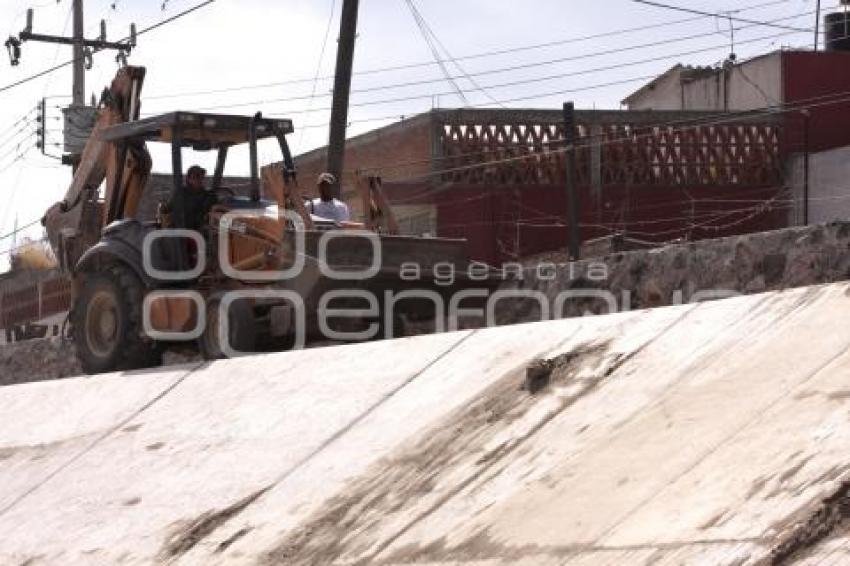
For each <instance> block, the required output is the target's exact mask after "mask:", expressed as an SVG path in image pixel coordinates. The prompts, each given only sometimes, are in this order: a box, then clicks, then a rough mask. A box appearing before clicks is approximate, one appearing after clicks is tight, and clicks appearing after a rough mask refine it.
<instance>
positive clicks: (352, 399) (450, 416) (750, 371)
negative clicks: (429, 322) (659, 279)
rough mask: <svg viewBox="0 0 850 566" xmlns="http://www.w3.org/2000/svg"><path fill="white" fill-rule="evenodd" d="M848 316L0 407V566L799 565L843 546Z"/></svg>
mask: <svg viewBox="0 0 850 566" xmlns="http://www.w3.org/2000/svg"><path fill="white" fill-rule="evenodd" d="M848 306H850V284H847V283H843V284H833V285H828V286H823V287H813V288H804V289H795V290H788V291H784V292H775V293H767V294H762V295H753V296H747V297H739V298H733V299H727V300H720V301H713V302H707V303H701V304H698V305H683V306H678V307H671V308H660V309H655V310H652V311H648V312H634V313H624V314H618V315H612V316H600V317H588V318H573V319H568V320H559V321H553V322H544V323H534V324H523V325H515V326H504V327H499V328H492V329H482V330H468V331H461V332H455V333H446V334H439V335H430V336H420V337H414V338H406V339H401V340H394V341H386V342H372V343H367V344H361V345H354V346H341V347H335V348H324V349H313V350H305V351H299V352H290V353H281V354H271V355H262V356H254V357H250V358H244V359H239V360H226V361H221V362H216V363H213V364H195V365H188V366H184V367H180V368H171V369H168V370H160V371H153V372H140V373H138V374H133V375H126V374H117V375H105V376H97V377H93V378H87V379H69V380H59V381H51V382H44V383H35V384H27V385H18V386H11V387H5V388H2V390H0V407H2V409H1V410H2V419H3V422H4V426H3V427H2V428H0V532H3V533H4V536H3V537H2V538H0V563H4V564H6V563H10V564H17V563H34V564H116V563H133V564H159V563H168V564H228V565H232V564H253V565H256V564H288V565H307V564H311V565H312V564H413V563H417V564H424V563H427V564H435V565H439V564H459V563H463V564H466V563H470V564H487V565H488V566H490V565H507V564H598V563H602V562H604V563H610V564H683V563H686V564H693V563H703V564H767V563H771V562H774V561H775V562H777V563H785V564H790V563H794V562H795V561H797V560H804V559H807V557H809V556H811V555H810V554H808V553H811V552H816V551H820V550H822V546H821V545H823V544H825V543H826V542H827V541H829V537H832V536H835V535H837V534H840V533H839V531H840V529H842V528H843V527H842V525H843V523H842V522H841V521H840V520H835V519H834V515H835V511H834V509H836V504H835V502H836V498H838V499H839V503H841V498H842V497H844V495H842V494H843V493H845V492H846V482H847V481H848V478H850V459H848V456H847V446H848V445H850V426H848V420H850V392H848V385H847V375H848V371H850V332H848V330H847V328H848V327H847V312H848ZM529 366H532V367H533V368H534V371H533V372H532V374H531V376H529V375H528V373H527V371H526V370H527V368H528V367H529ZM529 377H530V378H531V379H530V381H529ZM107 401H108V402H107ZM825 509H826V511H824V510H825ZM839 519H840V516H839ZM839 562H840V561H839Z"/></svg>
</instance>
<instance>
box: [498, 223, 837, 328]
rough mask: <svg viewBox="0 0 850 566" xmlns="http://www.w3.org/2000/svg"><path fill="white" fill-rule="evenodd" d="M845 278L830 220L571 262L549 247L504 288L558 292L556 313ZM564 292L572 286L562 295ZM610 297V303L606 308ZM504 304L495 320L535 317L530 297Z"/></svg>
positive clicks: (553, 298) (655, 304)
mask: <svg viewBox="0 0 850 566" xmlns="http://www.w3.org/2000/svg"><path fill="white" fill-rule="evenodd" d="M847 279H850V222H833V223H830V224H818V225H813V226H808V227H797V228H787V229H783V230H775V231H771V232H760V233H756V234H747V235H741V236H732V237H728V238H720V239H716V240H702V241H699V242H689V243H682V244H673V245H668V246H665V247H661V248H654V249H649V250H639V251H630V252H622V253H615V254H611V255H608V256H603V257H599V258H590V259H585V260H582V261H579V262H575V263H572V264H570V263H567V262H566V261H565V257H564V255H563V254H549V255H548V256H542V257H540V258H536V259H535V260H534V261H530V262H526V263H525V269H524V271H523V273H522V277H521V278H517V279H515V280H513V281H510V282H508V283H506V284H505V286H504V289H506V290H521V291H532V292H539V293H542V294H543V295H545V297H546V298H547V300H548V301H549V303H550V304H554V302H555V301H556V298H557V297H558V296H559V295H561V296H562V302H563V306H564V308H563V309H562V311H561V312H562V313H563V314H562V315H559V314H556V313H554V312H553V313H551V317H552V318H555V317H556V316H564V317H571V316H582V315H583V314H585V313H587V312H591V313H594V314H600V313H607V312H610V311H612V310H617V311H623V310H635V309H643V308H651V307H660V306H668V305H673V304H680V303H687V302H691V301H697V300H701V299H706V298H720V297H723V296H729V295H731V294H736V293H737V294H752V293H760V292H764V291H773V290H780V289H785V288H791V287H802V286H808V285H818V284H822V283H830V282H835V281H842V280H847ZM565 291H572V294H571V295H570V296H569V298H568V299H566V300H564V299H563V294H564V292H565ZM594 293H595V294H596V296H595V297H594V296H591V295H593V294H594ZM603 295H605V296H606V297H607V300H606V299H605V298H603ZM612 301H616V309H612V308H611V302H612ZM505 303H506V308H502V309H501V311H502V312H500V313H499V317H498V320H499V322H500V323H516V322H524V321H530V320H539V318H540V308H539V307H538V306H537V305H538V301H537V300H536V299H514V300H508V301H505Z"/></svg>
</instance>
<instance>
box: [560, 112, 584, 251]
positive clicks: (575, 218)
mask: <svg viewBox="0 0 850 566" xmlns="http://www.w3.org/2000/svg"><path fill="white" fill-rule="evenodd" d="M575 144H576V112H575V105H574V104H573V103H572V102H565V103H564V165H565V169H566V171H565V173H566V189H567V219H568V220H567V223H568V229H569V242H568V246H567V247H568V249H569V253H570V261H577V260H579V259H581V227H580V226H579V222H580V221H581V213H580V207H581V204H580V202H579V195H578V188H577V187H576V180H575V171H576V150H575Z"/></svg>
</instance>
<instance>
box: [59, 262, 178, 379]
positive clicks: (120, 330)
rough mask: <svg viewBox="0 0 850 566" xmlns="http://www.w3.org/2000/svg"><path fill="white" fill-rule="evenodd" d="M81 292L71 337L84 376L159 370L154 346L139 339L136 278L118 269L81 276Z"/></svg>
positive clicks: (141, 291)
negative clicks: (149, 369) (135, 370)
mask: <svg viewBox="0 0 850 566" xmlns="http://www.w3.org/2000/svg"><path fill="white" fill-rule="evenodd" d="M81 277H83V280H82V282H81V283H82V285H81V288H82V293H81V294H80V296H79V298H78V299H77V301H76V302H75V304H74V309H73V312H72V313H71V334H72V336H73V338H74V344H75V345H76V349H77V358H78V359H79V360H80V364H81V365H82V368H83V371H84V372H86V373H88V374H95V373H104V372H109V371H117V370H130V369H139V368H147V367H153V366H157V365H160V364H161V363H162V356H161V354H160V352H159V351H158V349H157V348H156V344H155V343H154V342H153V341H151V340H147V339H145V338H144V337H143V335H142V297H143V294H144V289H143V287H142V283H141V281H139V278H138V277H137V276H136V275H135V274H134V273H133V272H132V271H130V270H129V269H128V268H126V267H124V266H119V265H113V266H110V267H108V268H107V269H106V270H105V271H103V272H100V273H83V274H82V275H81Z"/></svg>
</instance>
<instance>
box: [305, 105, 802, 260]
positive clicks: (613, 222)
mask: <svg viewBox="0 0 850 566" xmlns="http://www.w3.org/2000/svg"><path fill="white" fill-rule="evenodd" d="M576 122H577V132H576V134H577V139H578V141H577V144H576V149H575V151H576V171H575V176H574V177H575V179H576V184H577V190H578V192H579V195H580V202H581V214H580V222H581V230H580V232H581V235H582V239H583V240H588V239H592V238H597V237H601V236H607V235H611V234H624V235H627V236H630V237H633V238H636V239H640V240H646V241H649V242H666V241H670V240H675V239H691V240H694V239H701V238H707V237H718V236H724V235H731V234H739V233H746V232H754V231H761V230H768V229H773V228H778V227H782V226H785V225H787V217H788V214H787V209H788V203H787V200H786V198H787V197H786V195H784V193H783V175H782V155H783V152H782V140H783V128H782V122H781V120H779V119H776V118H773V117H769V116H768V117H766V118H765V117H761V118H752V117H745V116H735V115H723V116H719V115H718V114H716V113H706V112H656V111H652V112H628V111H578V112H576ZM563 140H564V131H563V116H562V113H561V111H547V110H470V109H463V110H436V111H432V112H429V113H427V114H422V115H419V116H417V117H415V118H412V119H410V120H408V121H406V122H402V123H399V124H394V125H392V126H389V127H388V128H386V129H384V130H383V131H382V130H378V131H375V132H371V133H369V134H366V135H364V136H361V137H359V138H354V139H353V140H351V141H350V142H349V146H348V151H347V156H346V167H347V169H348V170H349V172H352V171H353V170H355V169H362V170H364V171H366V172H369V173H371V174H381V175H383V176H384V178H385V187H386V188H387V190H388V193H389V195H390V199H391V201H392V202H393V203H394V205H396V208H397V209H401V208H403V207H404V206H408V207H410V206H412V205H419V206H420V207H431V208H432V210H433V212H434V216H435V218H436V222H435V228H436V232H437V234H438V235H439V236H445V237H462V238H466V239H467V240H468V241H469V243H470V251H471V253H472V255H473V257H475V258H477V259H480V260H483V261H487V262H491V263H502V262H506V261H513V260H517V259H521V258H524V257H527V256H529V255H533V254H537V253H540V252H546V251H552V250H559V249H564V248H565V247H566V244H567V232H568V231H567V224H566V219H567V217H568V215H567V195H566V187H565V179H566V176H565V171H566V169H565V167H566V165H565V159H564V151H565V146H564V141H563ZM323 153H324V150H317V151H314V152H311V153H310V154H306V155H304V156H301V157H300V158H298V159H297V160H296V162H297V163H298V165H299V169H300V171H301V173H302V178H305V177H306V178H308V179H309V178H311V177H312V175H314V174H316V173H318V171H319V170H320V168H321V166H322V164H323V163H324V160H323ZM399 154H402V155H399Z"/></svg>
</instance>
